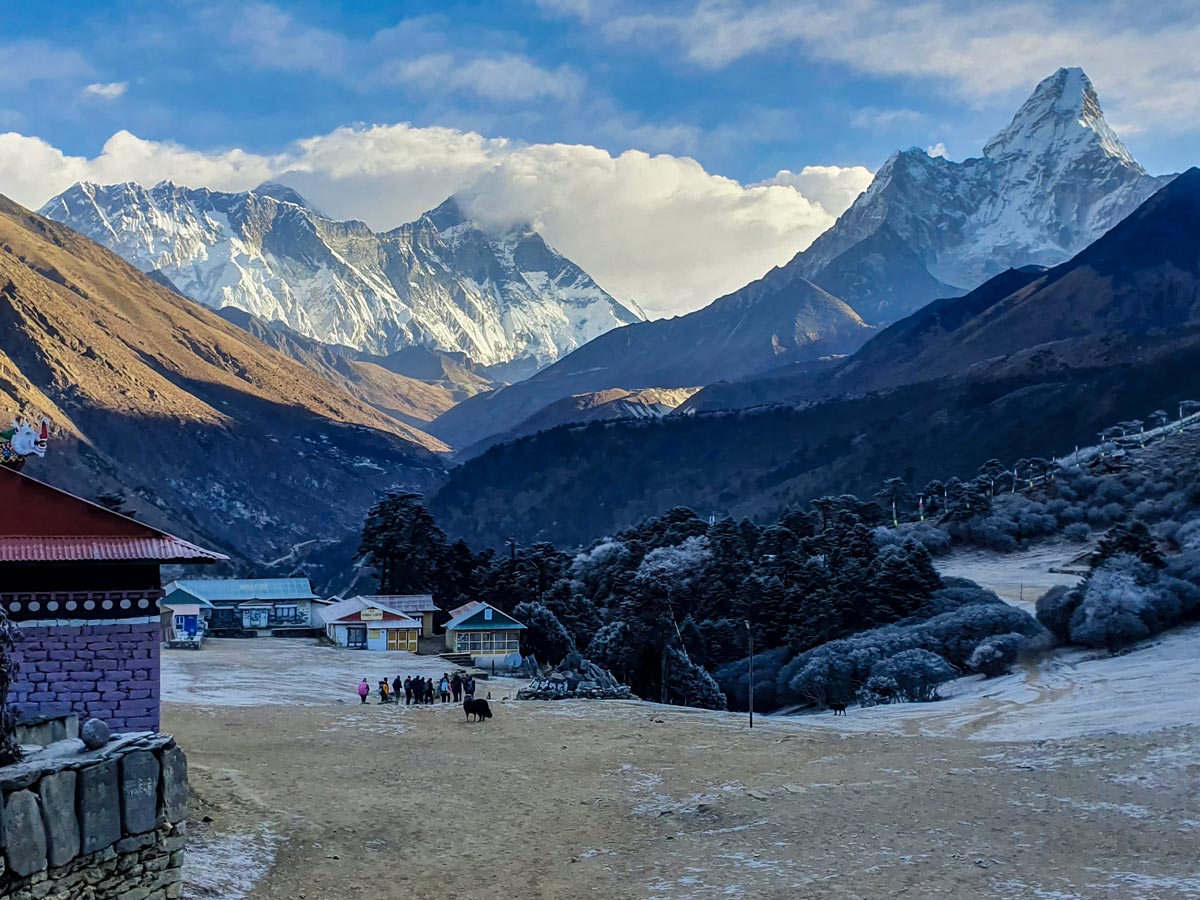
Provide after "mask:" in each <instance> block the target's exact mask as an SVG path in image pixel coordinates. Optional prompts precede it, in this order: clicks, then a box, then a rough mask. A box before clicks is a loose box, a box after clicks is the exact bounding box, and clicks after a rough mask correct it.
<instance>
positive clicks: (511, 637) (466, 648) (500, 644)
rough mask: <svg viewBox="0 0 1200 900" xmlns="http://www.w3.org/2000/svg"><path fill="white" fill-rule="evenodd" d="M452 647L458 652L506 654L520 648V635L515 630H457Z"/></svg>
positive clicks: (515, 651)
mask: <svg viewBox="0 0 1200 900" xmlns="http://www.w3.org/2000/svg"><path fill="white" fill-rule="evenodd" d="M454 647H455V649H456V650H457V651H458V652H459V653H486V654H501V655H504V656H507V655H508V654H510V653H517V652H519V651H520V649H521V635H520V633H519V632H516V631H468V632H462V631H460V632H458V633H457V635H456V636H455V639H454Z"/></svg>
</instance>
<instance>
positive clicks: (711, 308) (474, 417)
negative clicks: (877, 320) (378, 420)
mask: <svg viewBox="0 0 1200 900" xmlns="http://www.w3.org/2000/svg"><path fill="white" fill-rule="evenodd" d="M872 333H873V330H872V329H871V328H870V326H868V325H866V324H865V323H864V322H863V321H862V319H860V318H859V317H858V315H857V314H855V312H854V311H853V310H852V309H850V308H849V307H848V306H846V304H844V303H842V302H841V301H840V300H838V299H837V298H836V297H833V296H831V295H830V294H828V293H826V292H825V291H823V290H821V289H820V288H818V287H816V286H815V285H812V284H810V283H809V282H807V281H805V280H804V279H802V278H799V277H796V276H793V277H791V278H786V279H780V278H774V277H771V276H767V277H764V278H762V279H760V280H759V281H757V282H754V283H753V284H751V285H748V286H747V287H745V288H742V289H741V290H739V291H737V292H735V293H733V294H730V295H729V296H727V297H723V298H721V299H719V300H716V301H714V302H713V303H711V304H709V305H708V306H706V307H704V308H703V309H701V310H697V311H696V312H693V313H689V314H688V315H686V316H678V317H676V318H673V319H660V320H657V321H654V322H643V323H640V324H637V325H630V326H626V327H625V328H620V329H617V330H615V331H611V332H609V333H607V334H605V335H603V336H602V337H600V338H597V339H596V340H594V341H592V342H591V343H589V344H586V345H585V346H583V347H581V348H580V349H579V350H576V351H575V352H574V353H572V354H570V356H568V357H567V358H565V359H562V360H560V361H559V362H558V363H556V364H555V365H553V366H550V367H549V368H547V369H544V370H542V371H541V372H538V373H537V374H536V375H535V376H533V377H532V378H530V379H528V380H526V381H523V382H519V383H518V384H514V385H511V386H509V387H506V388H501V389H500V390H497V391H494V392H492V393H490V394H481V395H480V396H478V397H474V398H472V399H471V400H468V401H466V402H465V403H462V404H460V405H459V406H457V407H455V408H454V409H452V410H450V411H449V412H447V413H446V414H445V415H443V416H442V417H440V418H439V419H437V420H436V421H435V422H433V423H432V424H431V425H430V428H429V430H430V432H431V433H432V434H435V435H437V436H438V437H440V438H442V439H443V440H445V441H446V442H447V443H449V444H452V445H454V446H459V447H462V446H469V445H470V444H473V443H476V442H478V441H480V440H483V439H484V438H487V437H489V436H491V435H495V434H500V433H503V432H504V431H506V430H508V429H509V428H511V427H512V426H513V424H514V423H519V422H521V421H522V420H524V419H527V418H529V417H530V416H532V415H534V414H535V413H536V412H538V411H539V410H541V409H543V408H545V407H546V406H549V405H550V404H552V403H554V402H556V401H559V400H561V399H562V398H565V397H570V396H573V395H576V394H587V393H593V392H595V391H602V390H607V389H610V388H623V389H625V390H637V389H641V388H652V387H653V388H679V387H693V386H696V385H702V384H710V383H712V382H714V381H719V380H722V379H726V378H745V377H748V376H751V375H753V374H755V373H758V372H764V371H767V370H770V369H772V368H775V367H778V366H782V365H786V364H787V363H789V362H793V361H804V360H813V359H817V358H820V357H823V356H829V355H835V354H842V353H849V352H852V351H853V350H855V349H857V348H858V347H859V346H861V345H862V343H863V342H864V341H865V340H866V339H867V338H868V337H869V336H870V335H871V334H872Z"/></svg>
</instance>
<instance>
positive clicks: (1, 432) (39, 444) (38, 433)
mask: <svg viewBox="0 0 1200 900" xmlns="http://www.w3.org/2000/svg"><path fill="white" fill-rule="evenodd" d="M49 438H50V420H49V419H47V418H43V419H42V422H41V427H40V428H35V427H34V426H33V425H32V424H30V423H29V422H27V421H25V420H24V419H21V420H17V419H13V421H12V424H11V425H10V426H9V427H8V428H5V429H0V466H8V467H9V468H11V469H16V470H17V471H20V470H21V469H22V468H24V466H25V460H26V459H27V458H28V457H30V456H37V457H39V458H40V457H43V456H45V455H46V441H47V440H49Z"/></svg>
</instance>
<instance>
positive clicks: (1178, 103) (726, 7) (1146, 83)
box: [603, 0, 1200, 132]
mask: <svg viewBox="0 0 1200 900" xmlns="http://www.w3.org/2000/svg"><path fill="white" fill-rule="evenodd" d="M603 30H604V33H605V34H607V35H608V36H609V37H610V38H612V39H614V40H620V41H635V40H643V41H646V42H649V43H651V44H657V43H661V41H662V40H663V39H664V38H665V39H667V40H669V41H673V42H675V43H676V44H677V45H678V46H679V47H680V48H681V49H682V52H683V54H684V56H685V58H686V59H688V60H689V61H690V62H692V63H694V64H696V65H699V66H703V67H706V68H721V67H723V66H726V65H728V64H730V63H731V62H734V61H736V60H738V59H742V58H743V57H747V56H751V55H754V54H759V53H763V52H768V51H772V50H777V49H779V48H782V47H786V46H788V45H791V44H797V43H798V44H801V45H802V46H803V47H804V49H805V51H806V53H807V54H808V55H809V56H810V57H811V58H815V59H821V60H829V61H834V62H838V63H842V64H845V65H846V66H848V67H850V68H852V69H855V70H857V71H860V72H864V73H867V74H870V75H873V76H885V77H908V78H919V79H925V80H928V81H929V82H931V83H932V84H934V85H935V86H936V87H938V88H941V89H944V90H946V91H948V92H950V93H952V94H955V95H957V96H958V97H960V98H962V99H965V100H967V101H969V102H976V103H978V102H991V101H1003V102H1005V103H1007V102H1009V101H1010V100H1011V99H1012V96H1013V95H1014V94H1018V93H1022V92H1027V91H1028V90H1030V89H1031V88H1032V87H1033V85H1034V84H1036V83H1037V82H1038V81H1039V80H1040V79H1041V78H1044V77H1045V76H1046V75H1049V74H1050V73H1051V72H1053V71H1054V70H1055V69H1057V68H1058V67H1059V66H1062V65H1081V66H1083V67H1084V68H1085V69H1086V70H1087V71H1088V73H1089V75H1091V76H1092V78H1093V79H1094V80H1095V81H1096V82H1097V85H1098V89H1099V90H1100V92H1101V95H1102V96H1103V97H1105V98H1107V99H1108V100H1109V102H1110V105H1111V106H1112V107H1113V109H1114V110H1115V111H1116V112H1117V118H1118V119H1120V120H1122V121H1124V122H1126V123H1128V124H1129V125H1130V126H1133V127H1146V126H1147V125H1150V124H1152V125H1154V126H1155V127H1157V128H1158V129H1160V130H1166V131H1176V132H1187V131H1193V130H1195V129H1196V127H1197V120H1198V119H1200V91H1198V90H1197V89H1196V87H1197V83H1200V53H1197V52H1196V47H1197V46H1198V45H1200V6H1197V5H1196V4H1194V3H1191V4H1188V3H1175V4H1170V5H1169V6H1167V7H1164V8H1163V9H1162V10H1161V11H1159V14H1155V15H1147V14H1146V10H1145V9H1143V8H1141V7H1137V6H1134V5H1131V4H1127V3H1122V2H1119V0H1109V2H1107V3H1104V2H1101V3H1099V4H1086V5H1082V4H1078V3H1074V4H1072V3H1068V2H1064V0H1057V2H1049V3H1028V2H1025V3H999V4H998V3H993V2H990V0H958V2H954V3H951V2H949V0H923V2H917V3H911V4H910V3H895V2H891V0H847V2H844V3H839V4H828V3H823V2H818V0H699V2H697V3H695V4H694V5H693V6H692V7H691V8H690V9H689V10H688V11H686V12H683V13H675V14H664V13H654V14H636V15H625V16H620V15H618V16H615V17H613V18H611V19H610V20H609V21H607V22H606V23H604V25H603Z"/></svg>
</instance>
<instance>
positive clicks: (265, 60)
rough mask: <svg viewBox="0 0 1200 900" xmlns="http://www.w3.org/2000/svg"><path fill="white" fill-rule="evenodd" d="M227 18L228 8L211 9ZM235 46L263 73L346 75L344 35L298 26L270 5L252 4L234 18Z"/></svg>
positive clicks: (229, 32)
mask: <svg viewBox="0 0 1200 900" xmlns="http://www.w3.org/2000/svg"><path fill="white" fill-rule="evenodd" d="M209 13H210V15H212V16H226V15H227V9H226V8H225V7H216V8H210V10H209ZM226 34H227V38H228V40H229V42H230V43H231V44H233V45H234V46H236V47H239V48H241V49H242V50H243V51H244V53H245V59H246V60H247V61H248V62H249V63H250V64H251V65H253V66H255V67H257V68H261V69H283V70H284V71H289V72H304V71H312V72H319V73H322V74H325V75H334V74H337V73H340V72H342V71H343V69H344V68H345V66H346V62H347V58H348V44H349V42H348V41H347V40H346V39H345V38H344V37H342V36H341V35H340V34H336V33H334V32H332V31H326V30H325V29H322V28H313V27H311V26H308V25H304V24H302V23H300V22H297V21H296V19H295V17H293V16H292V15H291V13H288V12H285V11H284V10H282V9H280V8H279V7H278V6H275V5H273V4H270V3H250V4H248V5H247V6H245V7H243V8H241V9H240V10H239V11H238V12H237V13H236V14H234V15H233V16H232V17H231V19H230V21H229V23H228V27H227V32H226Z"/></svg>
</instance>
